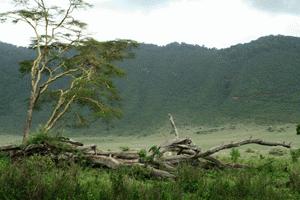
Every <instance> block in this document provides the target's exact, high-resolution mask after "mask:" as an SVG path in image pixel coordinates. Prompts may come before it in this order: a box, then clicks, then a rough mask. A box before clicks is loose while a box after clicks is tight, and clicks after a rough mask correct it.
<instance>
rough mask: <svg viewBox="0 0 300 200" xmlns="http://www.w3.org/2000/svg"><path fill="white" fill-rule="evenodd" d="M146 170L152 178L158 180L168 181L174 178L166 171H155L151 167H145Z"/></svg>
mask: <svg viewBox="0 0 300 200" xmlns="http://www.w3.org/2000/svg"><path fill="white" fill-rule="evenodd" d="M147 169H148V170H150V173H151V174H152V176H154V177H158V178H168V179H175V178H176V176H175V175H173V174H171V173H169V172H167V171H163V170H160V169H155V168H154V167H151V166H147Z"/></svg>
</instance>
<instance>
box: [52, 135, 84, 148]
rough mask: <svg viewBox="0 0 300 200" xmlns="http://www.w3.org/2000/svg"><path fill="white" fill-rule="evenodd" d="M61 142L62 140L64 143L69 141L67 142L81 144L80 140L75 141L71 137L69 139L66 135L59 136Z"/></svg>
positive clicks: (75, 144)
mask: <svg viewBox="0 0 300 200" xmlns="http://www.w3.org/2000/svg"><path fill="white" fill-rule="evenodd" d="M58 139H59V140H60V141H61V142H64V143H69V144H72V145H74V146H83V143H81V142H77V141H75V140H73V139H70V138H66V137H59V138H58Z"/></svg>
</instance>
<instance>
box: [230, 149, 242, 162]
mask: <svg viewBox="0 0 300 200" xmlns="http://www.w3.org/2000/svg"><path fill="white" fill-rule="evenodd" d="M240 157H241V154H240V151H239V150H238V149H235V148H233V149H231V152H230V159H231V160H232V161H233V162H237V161H238V159H239V158H240Z"/></svg>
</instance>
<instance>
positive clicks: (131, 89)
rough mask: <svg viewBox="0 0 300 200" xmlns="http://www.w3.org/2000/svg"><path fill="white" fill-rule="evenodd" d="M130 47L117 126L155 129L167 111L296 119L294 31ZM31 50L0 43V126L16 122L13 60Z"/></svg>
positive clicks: (18, 91) (19, 96)
mask: <svg viewBox="0 0 300 200" xmlns="http://www.w3.org/2000/svg"><path fill="white" fill-rule="evenodd" d="M135 53H136V56H135V59H132V60H127V61H125V62H123V63H121V64H120V66H122V68H124V69H125V71H126V72H127V76H126V77H125V78H124V79H123V80H118V81H117V82H118V85H119V87H120V91H121V94H122V97H123V101H122V104H123V110H124V116H123V119H122V120H121V121H119V122H115V127H117V128H122V129H127V130H129V129H133V128H135V129H141V128H142V129H148V128H158V127H160V126H162V125H164V123H167V120H168V119H167V114H168V113H172V114H173V115H174V116H175V117H176V120H177V121H178V123H179V124H189V125H199V124H203V123H223V122H224V123H225V122H228V121H244V120H247V121H256V122H263V123H264V122H268V123H270V122H278V121H281V122H298V121H299V120H300V109H299V105H300V79H299V77H300V56H299V55H300V54H299V53H300V38H295V37H287V36H267V37H263V38H260V39H258V40H256V41H253V42H250V43H248V44H240V45H236V46H232V47H230V48H227V49H221V50H217V49H208V48H205V47H201V46H194V45H188V44H179V43H172V44H169V45H166V46H163V47H160V46H156V45H148V44H142V45H141V46H140V47H139V48H138V49H137V50H136V51H135ZM30 56H32V52H31V51H30V50H27V49H25V48H17V47H15V46H12V45H8V44H4V43H0V68H1V70H0V77H1V78H0V83H1V84H0V91H1V99H0V101H1V104H0V120H1V121H0V127H1V131H6V132H7V131H10V132H19V130H20V128H21V127H22V120H23V118H24V117H23V116H24V112H25V104H26V97H27V96H28V92H29V91H28V86H27V85H28V83H26V77H25V78H22V76H21V75H20V73H19V72H18V62H19V61H21V60H23V59H26V58H28V57H30ZM43 115H44V114H43V113H41V114H40V116H38V117H37V118H40V117H42V116H43ZM100 126H102V125H96V127H100ZM93 130H95V129H93Z"/></svg>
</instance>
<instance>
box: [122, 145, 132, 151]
mask: <svg viewBox="0 0 300 200" xmlns="http://www.w3.org/2000/svg"><path fill="white" fill-rule="evenodd" d="M120 149H121V150H122V151H129V150H130V148H129V147H125V146H122V147H120Z"/></svg>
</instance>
